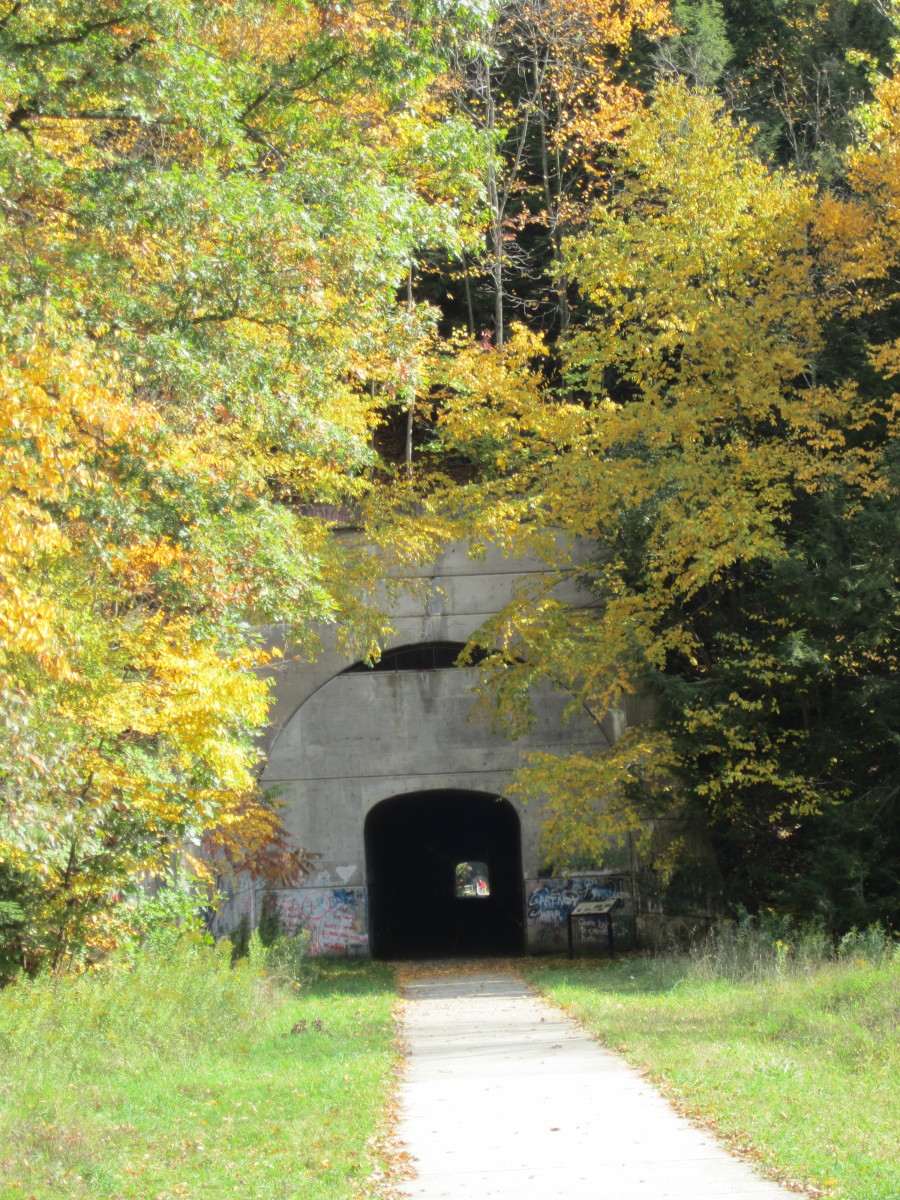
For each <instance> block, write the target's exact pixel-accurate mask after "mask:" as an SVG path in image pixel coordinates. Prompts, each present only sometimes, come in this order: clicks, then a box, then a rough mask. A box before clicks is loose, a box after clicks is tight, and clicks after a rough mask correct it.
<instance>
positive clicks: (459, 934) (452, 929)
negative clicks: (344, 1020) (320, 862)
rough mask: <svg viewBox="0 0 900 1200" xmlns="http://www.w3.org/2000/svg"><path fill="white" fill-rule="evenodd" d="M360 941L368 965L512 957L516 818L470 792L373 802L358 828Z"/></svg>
mask: <svg viewBox="0 0 900 1200" xmlns="http://www.w3.org/2000/svg"><path fill="white" fill-rule="evenodd" d="M365 842H366V877H367V883H368V890H369V935H370V944H371V949H372V953H373V955H374V956H375V957H376V958H381V959H386V958H413V959H414V958H449V957H457V956H459V957H467V956H474V955H505V954H521V953H522V951H523V948H524V941H525V936H524V918H523V913H524V901H523V891H524V884H523V879H522V850H521V833H520V828H519V817H518V814H517V813H516V811H515V809H514V808H513V806H512V805H511V804H510V803H509V801H508V800H503V799H502V798H500V797H498V796H486V795H483V794H481V793H477V792H465V791H449V790H445V791H429V792H413V793H409V794H407V795H404V796H394V797H392V798H391V799H389V800H383V801H382V802H381V803H380V804H378V805H376V807H375V808H373V809H372V811H371V812H370V813H369V815H368V817H367V819H366V826H365Z"/></svg>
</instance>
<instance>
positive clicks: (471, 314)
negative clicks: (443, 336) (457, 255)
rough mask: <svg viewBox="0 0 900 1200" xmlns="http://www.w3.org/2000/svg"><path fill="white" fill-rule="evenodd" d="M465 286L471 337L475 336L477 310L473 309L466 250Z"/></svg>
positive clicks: (463, 254)
mask: <svg viewBox="0 0 900 1200" xmlns="http://www.w3.org/2000/svg"><path fill="white" fill-rule="evenodd" d="M462 264H463V286H464V288H465V289H466V318H467V322H468V326H469V337H474V336H475V310H474V308H473V307H472V285H471V281H470V279H469V257H468V255H467V254H466V252H465V250H463V252H462Z"/></svg>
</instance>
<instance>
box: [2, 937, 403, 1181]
mask: <svg viewBox="0 0 900 1200" xmlns="http://www.w3.org/2000/svg"><path fill="white" fill-rule="evenodd" d="M394 998H395V991H394V986H393V974H392V972H391V970H390V969H389V968H387V967H384V966H381V965H375V964H369V963H365V964H363V963H360V964H353V963H334V964H323V965H322V966H321V967H317V968H316V971H315V977H314V978H313V980H312V981H311V982H308V983H305V984H302V985H298V984H296V983H295V984H293V985H291V984H277V983H274V982H272V981H271V980H266V979H265V978H263V977H261V974H260V970H259V967H258V964H254V965H251V964H249V963H247V961H246V960H243V961H242V962H241V963H239V964H238V966H237V968H236V969H234V970H231V969H230V968H229V964H228V957H227V944H226V950H225V952H223V951H221V950H216V949H213V948H211V947H208V946H202V945H200V944H199V943H197V942H191V941H190V940H187V941H186V940H185V939H182V940H181V941H180V942H179V943H178V944H176V945H174V946H171V947H170V948H169V949H168V950H167V951H166V952H157V953H155V954H142V955H139V956H138V957H137V959H136V961H135V962H134V964H133V965H132V967H130V968H126V967H122V966H120V967H118V968H116V967H108V968H106V969H105V970H103V971H102V972H98V973H95V974H90V975H84V976H81V977H77V978H76V977H73V978H60V979H55V980H54V979H42V980H38V981H35V982H32V983H27V982H26V983H24V984H17V985H16V986H14V987H11V988H8V989H7V990H6V991H4V992H2V993H0V1197H2V1200H28V1198H33V1200H67V1198H69V1197H71V1198H72V1200H88V1198H99V1197H102V1198H103V1200H126V1198H129V1197H134V1198H136V1200H176V1198H178V1200H227V1197H229V1196H236V1197H241V1200H307V1198H308V1200H349V1198H351V1197H360V1196H365V1195H368V1194H370V1193H371V1191H372V1189H373V1186H374V1185H373V1183H372V1179H371V1177H372V1173H373V1169H374V1168H375V1159H374V1153H373V1149H372V1139H373V1138H374V1137H375V1136H376V1134H377V1133H378V1131H379V1128H380V1124H379V1123H380V1121H381V1120H382V1119H383V1115H384V1113H385V1110H386V1108H387V1106H388V1105H389V1097H390V1092H391V1085H392V1081H393V1068H394V1065H395V1062H396V1058H397V1054H396V1050H395V1047H394V1043H393V1024H392V1019H391V1005H392V1002H393V1000H394ZM304 1020H305V1021H306V1029H305V1030H304V1031H302V1032H298V1033H296V1034H292V1033H291V1029H292V1027H293V1026H294V1025H295V1024H296V1023H298V1022H302V1021H304ZM314 1022H320V1023H321V1028H316V1027H315V1026H314V1024H313V1023H314Z"/></svg>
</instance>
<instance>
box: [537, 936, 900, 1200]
mask: <svg viewBox="0 0 900 1200" xmlns="http://www.w3.org/2000/svg"><path fill="white" fill-rule="evenodd" d="M526 971H527V973H528V974H529V975H530V976H531V977H532V979H533V980H534V982H535V983H536V984H537V986H539V987H540V988H541V989H542V990H543V991H545V992H546V993H547V995H548V996H549V997H550V998H551V999H553V1000H555V1001H557V1002H558V1003H561V1004H563V1005H565V1006H566V1007H568V1008H569V1009H570V1010H571V1011H572V1012H573V1014H574V1015H576V1016H577V1017H578V1018H579V1019H580V1020H582V1021H583V1022H584V1024H585V1025H586V1026H588V1027H589V1028H590V1029H591V1030H592V1031H594V1032H595V1033H596V1035H597V1036H598V1038H599V1039H600V1040H601V1041H603V1042H604V1043H606V1044H607V1045H609V1046H611V1047H613V1048H615V1049H618V1050H620V1051H622V1052H623V1053H624V1054H625V1055H626V1057H627V1058H629V1060H630V1061H632V1062H633V1063H635V1064H636V1065H638V1066H639V1067H641V1068H642V1069H644V1070H646V1071H647V1072H648V1074H649V1075H650V1076H651V1077H652V1078H653V1079H655V1080H656V1081H657V1082H658V1083H660V1084H661V1085H662V1086H663V1088H664V1089H665V1090H666V1091H667V1092H668V1094H669V1095H670V1096H671V1097H672V1098H673V1099H674V1100H675V1101H676V1102H677V1103H679V1104H680V1105H681V1106H682V1107H683V1108H684V1109H685V1110H686V1111H687V1112H689V1113H690V1115H691V1116H692V1117H694V1118H695V1119H697V1120H699V1121H701V1122H703V1123H704V1124H705V1125H707V1126H709V1127H711V1128H714V1129H715V1130H716V1131H717V1132H718V1133H719V1134H720V1135H721V1136H722V1137H724V1138H725V1139H726V1140H727V1141H728V1142H729V1143H730V1144H731V1145H732V1146H734V1147H735V1148H737V1149H739V1150H740V1151H741V1152H743V1153H745V1154H747V1155H749V1156H750V1157H751V1158H753V1159H755V1160H756V1161H757V1162H758V1163H759V1165H760V1167H761V1168H762V1169H764V1170H766V1171H768V1172H770V1173H772V1174H774V1175H775V1176H776V1177H779V1178H782V1179H786V1180H789V1181H792V1182H794V1183H796V1184H797V1185H798V1186H802V1187H806V1188H812V1189H815V1192H818V1193H819V1194H824V1195H829V1196H835V1197H841V1198H842V1200H900V1088H898V1083H897V1081H898V1080H900V953H898V951H897V948H896V944H895V942H894V941H893V940H892V939H891V938H890V937H889V936H888V935H886V934H885V933H884V932H883V931H882V930H879V929H877V928H874V929H869V930H863V931H853V932H852V933H851V934H848V935H847V936H846V937H845V938H844V939H843V940H842V941H841V943H840V944H839V945H837V946H833V945H832V943H831V942H830V941H829V939H828V938H827V937H825V935H824V933H823V932H822V930H821V929H820V928H818V927H816V926H805V927H803V926H794V925H791V924H790V923H787V922H782V923H777V922H773V921H769V922H762V923H760V922H754V921H750V920H745V921H743V922H741V923H739V924H738V925H736V926H732V927H731V928H728V927H727V926H722V927H721V928H720V929H718V930H716V931H714V933H713V935H712V936H711V937H709V938H708V939H706V940H705V941H704V942H703V944H702V945H700V946H698V947H697V948H696V949H695V951H694V952H693V953H692V954H688V955H677V954H672V955H660V956H655V957H652V958H644V957H640V956H627V957H623V958H620V959H618V960H615V961H613V962H611V963H608V962H598V961H594V962H589V961H584V960H582V961H581V962H577V963H568V962H560V961H554V962H543V963H535V964H534V965H533V966H530V967H528V968H526Z"/></svg>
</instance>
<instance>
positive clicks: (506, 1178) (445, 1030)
mask: <svg viewBox="0 0 900 1200" xmlns="http://www.w3.org/2000/svg"><path fill="white" fill-rule="evenodd" d="M404 992H405V995H406V997H407V1004H406V1005H405V1009H406V1016H405V1037H406V1041H407V1044H408V1048H409V1063H408V1069H407V1073H406V1078H405V1082H404V1084H403V1088H402V1092H401V1120H400V1126H399V1131H398V1132H399V1138H400V1140H401V1142H403V1143H404V1145H405V1148H406V1150H407V1151H408V1153H409V1155H410V1156H411V1158H412V1160H413V1161H412V1167H413V1168H414V1169H415V1171H416V1172H417V1175H416V1178H415V1179H412V1180H409V1181H407V1182H406V1183H404V1184H402V1185H401V1187H400V1189H399V1190H400V1192H401V1194H402V1195H405V1196H410V1197H416V1198H417V1200H464V1198H465V1200H532V1198H535V1200H537V1197H540V1200H576V1198H577V1200H711V1198H713V1197H716V1198H721V1200H726V1198H727V1200H786V1198H787V1197H788V1196H789V1195H791V1193H789V1192H786V1191H784V1190H783V1189H782V1188H780V1187H778V1186H777V1185H775V1184H773V1183H769V1182H766V1181H764V1180H762V1179H760V1178H759V1177H758V1176H757V1175H755V1174H754V1172H753V1171H752V1170H751V1168H750V1167H749V1166H748V1165H747V1164H746V1163H743V1162H741V1161H739V1160H738V1159H735V1158H732V1157H731V1156H730V1155H729V1154H728V1153H727V1152H726V1151H725V1150H724V1149H723V1148H722V1147H721V1146H720V1145H719V1143H717V1142H716V1141H715V1139H714V1138H712V1137H710V1136H709V1135H707V1134H705V1133H703V1132H702V1131H701V1130H700V1129H698V1128H696V1127H695V1126H693V1125H692V1124H690V1122H688V1121H686V1120H684V1119H683V1118H682V1117H680V1116H678V1114H677V1113H676V1112H675V1110H674V1109H673V1108H672V1107H671V1106H670V1105H669V1104H668V1103H667V1102H666V1101H665V1100H663V1099H662V1097H661V1096H660V1095H659V1094H658V1093H657V1092H656V1091H655V1090H654V1089H653V1087H652V1086H651V1085H650V1084H649V1083H648V1082H647V1081H646V1080H645V1079H643V1078H642V1077H641V1076H640V1075H639V1074H638V1073H637V1072H636V1071H634V1070H633V1069H632V1068H630V1067H628V1066H626V1065H625V1064H624V1063H623V1062H622V1060H621V1059H619V1058H618V1057H617V1056H616V1055H614V1054H612V1053H610V1052H609V1051H606V1050H604V1049H602V1048H601V1047H600V1046H598V1045H597V1043H596V1042H594V1041H592V1040H591V1039H590V1038H589V1037H587V1036H586V1035H585V1034H584V1033H582V1032H581V1030H580V1029H579V1028H578V1026H577V1025H576V1024H575V1023H574V1021H572V1020H570V1019H569V1018H568V1017H566V1016H565V1015H564V1014H563V1013H561V1012H560V1011H559V1010H558V1009H555V1008H553V1007H551V1006H550V1005H549V1004H548V1003H546V1002H545V1001H543V1000H542V999H540V998H539V997H538V996H537V995H535V993H534V992H532V991H531V990H530V989H529V988H528V987H526V985H525V984H523V983H521V982H520V981H518V980H517V979H515V977H514V976H513V975H512V974H510V973H508V972H504V971H497V972H487V971H486V972H485V973H483V974H477V975H463V974H459V975H446V974H445V975H443V976H442V977H441V978H434V979H430V978H426V979H423V980H421V981H419V982H413V983H410V984H408V985H407V986H406V988H405V989H404ZM794 1200H796V1195H794Z"/></svg>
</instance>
